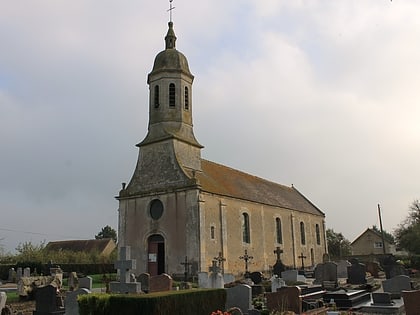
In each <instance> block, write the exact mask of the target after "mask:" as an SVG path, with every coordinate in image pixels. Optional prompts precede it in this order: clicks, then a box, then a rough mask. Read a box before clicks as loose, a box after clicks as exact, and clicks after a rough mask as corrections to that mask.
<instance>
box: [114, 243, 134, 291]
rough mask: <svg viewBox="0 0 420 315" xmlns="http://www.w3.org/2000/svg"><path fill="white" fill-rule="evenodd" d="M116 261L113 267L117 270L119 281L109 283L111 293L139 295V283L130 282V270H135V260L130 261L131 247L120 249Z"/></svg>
mask: <svg viewBox="0 0 420 315" xmlns="http://www.w3.org/2000/svg"><path fill="white" fill-rule="evenodd" d="M119 259H120V260H118V261H116V262H115V264H114V266H115V268H116V269H118V271H119V274H120V281H119V282H117V281H113V282H110V283H109V287H110V290H111V292H112V293H140V292H141V283H140V282H131V279H130V270H132V269H135V268H136V260H135V259H131V247H130V246H123V247H121V248H120V255H119Z"/></svg>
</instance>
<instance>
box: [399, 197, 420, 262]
mask: <svg viewBox="0 0 420 315" xmlns="http://www.w3.org/2000/svg"><path fill="white" fill-rule="evenodd" d="M395 238H396V240H397V245H398V247H400V248H403V249H405V250H407V251H408V252H410V253H411V254H417V255H419V254H420V201H419V200H414V201H413V203H412V204H411V205H410V207H409V209H408V216H407V218H406V219H405V220H404V221H403V222H402V223H401V224H400V225H399V226H398V228H397V229H396V230H395Z"/></svg>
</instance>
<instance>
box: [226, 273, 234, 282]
mask: <svg viewBox="0 0 420 315" xmlns="http://www.w3.org/2000/svg"><path fill="white" fill-rule="evenodd" d="M235 280H236V279H235V276H234V275H233V274H231V273H225V274H223V281H224V282H225V283H232V282H235Z"/></svg>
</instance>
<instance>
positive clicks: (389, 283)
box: [382, 276, 411, 298]
mask: <svg viewBox="0 0 420 315" xmlns="http://www.w3.org/2000/svg"><path fill="white" fill-rule="evenodd" d="M382 288H383V290H384V292H389V293H391V295H392V297H393V298H399V297H401V291H403V290H411V281H410V277H408V276H396V277H394V278H392V279H388V280H384V281H383V282H382Z"/></svg>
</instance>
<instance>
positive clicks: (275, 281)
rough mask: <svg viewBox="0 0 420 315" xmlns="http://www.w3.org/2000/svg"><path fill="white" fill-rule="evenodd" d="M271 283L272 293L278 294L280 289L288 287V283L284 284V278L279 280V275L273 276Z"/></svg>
mask: <svg viewBox="0 0 420 315" xmlns="http://www.w3.org/2000/svg"><path fill="white" fill-rule="evenodd" d="M270 281H271V292H276V291H277V290H278V289H280V288H282V287H285V286H286V282H284V280H283V279H282V278H279V277H278V276H277V275H273V276H272V277H271V279H270Z"/></svg>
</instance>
